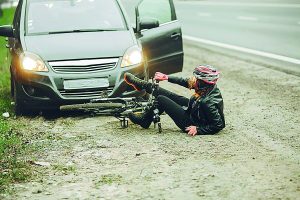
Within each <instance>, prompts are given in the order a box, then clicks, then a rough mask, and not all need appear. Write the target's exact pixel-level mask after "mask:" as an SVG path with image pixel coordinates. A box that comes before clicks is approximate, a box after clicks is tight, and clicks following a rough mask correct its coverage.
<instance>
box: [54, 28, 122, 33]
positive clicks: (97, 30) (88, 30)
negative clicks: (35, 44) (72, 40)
mask: <svg viewBox="0 0 300 200" xmlns="http://www.w3.org/2000/svg"><path fill="white" fill-rule="evenodd" d="M118 30H119V29H77V30H71V31H53V32H48V34H62V33H81V32H102V31H118Z"/></svg>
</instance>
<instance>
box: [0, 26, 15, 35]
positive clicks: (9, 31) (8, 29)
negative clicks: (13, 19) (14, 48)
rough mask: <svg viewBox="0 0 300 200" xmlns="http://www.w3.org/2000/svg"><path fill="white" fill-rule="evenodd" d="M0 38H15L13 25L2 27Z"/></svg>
mask: <svg viewBox="0 0 300 200" xmlns="http://www.w3.org/2000/svg"><path fill="white" fill-rule="evenodd" d="M0 36H3V37H14V29H13V27H12V26H11V25H4V26H0Z"/></svg>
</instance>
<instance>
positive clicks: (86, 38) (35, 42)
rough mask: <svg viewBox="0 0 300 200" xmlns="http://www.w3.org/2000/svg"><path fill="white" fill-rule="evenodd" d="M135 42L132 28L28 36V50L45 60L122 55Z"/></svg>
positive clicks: (26, 48)
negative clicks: (130, 29)
mask: <svg viewBox="0 0 300 200" xmlns="http://www.w3.org/2000/svg"><path fill="white" fill-rule="evenodd" d="M134 44H135V41H134V39H133V38H132V35H131V33H130V31H104V32H80V33H63V34H51V35H33V36H25V49H24V50H26V51H29V52H32V53H36V54H38V55H39V56H40V57H41V58H43V59H44V60H47V61H49V60H71V59H85V58H101V57H119V56H123V54H124V53H125V51H126V49H127V48H129V47H131V46H133V45H134Z"/></svg>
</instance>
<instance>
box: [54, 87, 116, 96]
mask: <svg viewBox="0 0 300 200" xmlns="http://www.w3.org/2000/svg"><path fill="white" fill-rule="evenodd" d="M113 88H114V87H108V88H101V89H90V90H59V92H60V94H61V95H62V96H63V97H65V98H72V99H82V98H85V99H94V98H106V97H108V94H109V93H111V92H112V90H113Z"/></svg>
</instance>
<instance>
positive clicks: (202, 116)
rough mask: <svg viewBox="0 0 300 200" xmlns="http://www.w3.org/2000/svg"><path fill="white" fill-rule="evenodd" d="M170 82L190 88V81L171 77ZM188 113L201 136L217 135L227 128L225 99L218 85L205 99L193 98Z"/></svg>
mask: <svg viewBox="0 0 300 200" xmlns="http://www.w3.org/2000/svg"><path fill="white" fill-rule="evenodd" d="M169 82H171V83H176V84H178V85H181V86H183V87H186V88H188V79H183V78H178V77H174V76H169ZM187 106H188V107H187V112H188V113H189V115H190V120H191V121H192V123H193V125H195V126H197V132H198V134H200V135H206V134H215V133H217V132H219V131H220V130H222V129H223V128H224V127H225V118H224V113H223V98H222V95H221V92H220V90H219V89H218V87H217V85H215V86H214V87H213V89H212V90H211V91H210V92H209V93H208V94H206V95H205V96H203V97H200V98H198V99H196V98H195V96H192V97H191V98H190V101H189V105H187Z"/></svg>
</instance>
